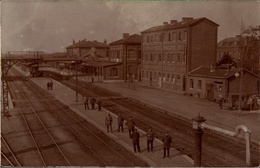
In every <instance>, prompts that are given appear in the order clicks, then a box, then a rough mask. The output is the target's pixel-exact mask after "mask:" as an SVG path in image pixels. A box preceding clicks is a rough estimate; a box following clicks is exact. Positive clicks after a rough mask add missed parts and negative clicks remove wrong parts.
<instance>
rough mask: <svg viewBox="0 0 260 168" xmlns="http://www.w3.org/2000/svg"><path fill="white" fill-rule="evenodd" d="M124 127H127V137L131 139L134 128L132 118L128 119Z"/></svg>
mask: <svg viewBox="0 0 260 168" xmlns="http://www.w3.org/2000/svg"><path fill="white" fill-rule="evenodd" d="M126 125H127V126H128V131H129V137H130V138H132V137H133V132H134V128H135V122H134V121H133V119H132V117H129V118H128V121H127V122H126Z"/></svg>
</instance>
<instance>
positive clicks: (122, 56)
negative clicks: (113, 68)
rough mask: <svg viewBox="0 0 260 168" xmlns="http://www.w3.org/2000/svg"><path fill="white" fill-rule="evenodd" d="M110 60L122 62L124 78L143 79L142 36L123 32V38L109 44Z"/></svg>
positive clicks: (129, 79)
mask: <svg viewBox="0 0 260 168" xmlns="http://www.w3.org/2000/svg"><path fill="white" fill-rule="evenodd" d="M109 52H110V61H111V62H117V63H122V69H118V70H117V71H122V78H121V79H122V80H124V81H125V82H128V81H133V80H136V79H139V81H140V80H141V36H140V35H138V34H133V35H129V33H123V38H122V39H119V40H116V41H113V42H111V43H110V44H109Z"/></svg>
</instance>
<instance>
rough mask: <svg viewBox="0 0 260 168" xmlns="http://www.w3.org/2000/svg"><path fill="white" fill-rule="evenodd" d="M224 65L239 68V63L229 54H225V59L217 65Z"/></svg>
mask: <svg viewBox="0 0 260 168" xmlns="http://www.w3.org/2000/svg"><path fill="white" fill-rule="evenodd" d="M222 64H230V65H232V66H237V63H236V62H235V60H234V58H233V57H232V56H231V55H230V54H229V53H225V54H224V55H223V57H222V58H221V59H220V60H219V61H218V62H217V63H216V65H217V67H219V66H220V65H222Z"/></svg>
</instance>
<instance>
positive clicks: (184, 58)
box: [182, 53, 186, 62]
mask: <svg viewBox="0 0 260 168" xmlns="http://www.w3.org/2000/svg"><path fill="white" fill-rule="evenodd" d="M182 62H186V53H183V56H182Z"/></svg>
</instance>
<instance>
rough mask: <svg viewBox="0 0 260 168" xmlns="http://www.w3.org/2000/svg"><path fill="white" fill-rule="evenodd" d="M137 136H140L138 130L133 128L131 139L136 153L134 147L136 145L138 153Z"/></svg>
mask: <svg viewBox="0 0 260 168" xmlns="http://www.w3.org/2000/svg"><path fill="white" fill-rule="evenodd" d="M139 138H140V134H139V132H137V129H135V130H134V133H133V139H132V141H133V145H134V151H135V153H136V147H137V151H138V153H140V143H139Z"/></svg>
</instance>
